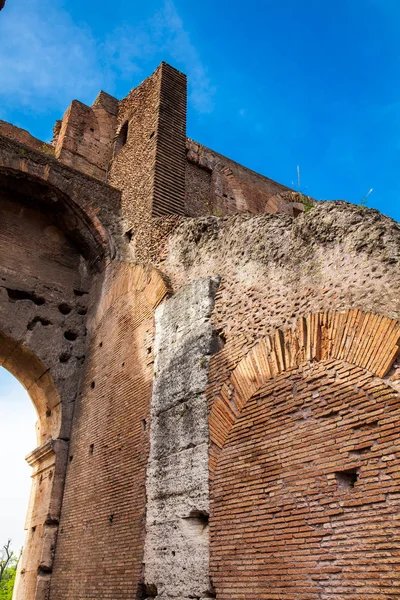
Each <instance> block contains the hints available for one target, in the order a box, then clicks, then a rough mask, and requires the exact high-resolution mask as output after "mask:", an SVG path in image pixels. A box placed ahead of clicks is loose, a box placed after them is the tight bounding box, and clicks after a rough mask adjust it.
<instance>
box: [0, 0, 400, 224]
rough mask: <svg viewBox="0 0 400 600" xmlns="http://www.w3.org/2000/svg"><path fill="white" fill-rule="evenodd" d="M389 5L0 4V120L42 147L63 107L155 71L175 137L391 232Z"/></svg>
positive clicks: (392, 38)
mask: <svg viewBox="0 0 400 600" xmlns="http://www.w3.org/2000/svg"><path fill="white" fill-rule="evenodd" d="M399 30H400V3H399V2H398V0H336V2H322V1H321V0H301V1H299V0H281V1H280V2H276V0H264V1H254V0H248V1H247V2H246V3H243V2H239V1H237V0H229V1H228V0H212V1H211V0H203V1H202V2H201V3H200V4H199V3H194V2H188V1H187V0H185V1H184V0H147V1H146V2H142V1H140V2H137V1H132V0H130V1H129V2H128V0H120V1H118V0H115V1H114V2H109V1H107V2H106V1H104V0H96V1H95V0H86V1H82V0H68V1H67V0H7V4H6V8H5V9H4V10H3V11H2V12H1V13H0V40H1V42H0V118H2V119H5V120H8V121H11V122H13V123H15V124H17V125H19V126H21V127H24V128H26V129H28V130H29V131H31V132H32V133H33V134H34V135H36V136H37V137H40V138H42V139H46V140H48V139H49V138H50V137H51V130H52V126H53V124H54V121H55V120H56V119H57V118H60V117H61V116H62V114H63V112H64V110H65V109H66V107H67V106H68V104H69V102H70V101H71V100H72V99H73V98H77V99H79V100H81V101H83V102H85V103H88V104H91V103H92V101H93V100H94V98H95V96H96V95H97V92H98V91H99V89H101V88H102V89H104V90H105V91H107V92H109V93H111V94H114V95H116V96H117V97H123V96H124V95H126V93H127V92H128V91H129V89H130V88H132V87H134V86H136V85H137V84H138V83H139V82H140V81H141V80H142V79H143V78H145V77H146V76H147V75H149V74H150V73H151V72H152V70H154V68H155V67H156V66H157V64H158V63H159V62H160V61H161V60H166V61H167V62H169V63H171V64H172V65H174V66H175V67H177V68H179V69H180V70H182V71H184V72H185V73H187V75H188V78H189V110H188V135H189V136H190V137H192V138H194V139H196V140H198V141H200V142H201V143H203V144H205V145H208V146H210V147H212V148H213V149H215V150H217V151H219V152H221V153H223V154H226V155H228V156H230V157H232V158H234V159H235V160H237V161H239V162H241V163H243V164H245V165H247V166H249V167H250V168H253V169H254V170H256V171H259V172H261V173H264V174H265V175H267V176H268V177H271V178H272V179H276V180H278V181H280V182H282V183H285V184H287V185H291V183H292V182H295V185H296V166H297V165H299V166H300V172H301V188H302V189H303V191H305V192H306V193H309V194H310V195H313V196H314V197H315V198H321V199H337V198H340V199H346V200H349V201H351V202H356V203H359V202H360V201H361V199H362V197H363V196H364V195H365V194H366V193H367V192H368V190H369V189H370V188H373V192H372V193H371V194H370V196H369V198H368V205H369V206H373V207H376V208H379V209H380V210H381V211H382V212H384V213H386V214H388V215H390V216H392V217H394V218H396V219H398V220H400V208H399V206H400V204H399V201H398V198H399V196H400V194H399V192H400V177H399V175H398V163H399V158H400V156H399V155H400V135H399V134H400V89H399V88H400V77H399V75H400V72H399V71H400V69H399V61H400V36H399V35H398V32H399Z"/></svg>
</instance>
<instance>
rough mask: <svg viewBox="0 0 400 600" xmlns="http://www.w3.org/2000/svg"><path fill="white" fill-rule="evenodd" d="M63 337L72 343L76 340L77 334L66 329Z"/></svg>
mask: <svg viewBox="0 0 400 600" xmlns="http://www.w3.org/2000/svg"><path fill="white" fill-rule="evenodd" d="M64 337H65V339H66V340H68V341H69V342H74V341H75V340H76V338H77V337H78V334H77V333H76V332H75V331H72V330H71V329H68V331H64Z"/></svg>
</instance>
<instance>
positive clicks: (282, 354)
mask: <svg viewBox="0 0 400 600" xmlns="http://www.w3.org/2000/svg"><path fill="white" fill-rule="evenodd" d="M399 344H400V323H399V322H398V321H395V320H393V319H389V318H386V317H383V316H382V315H377V314H373V313H367V312H362V311H360V310H357V309H354V310H347V311H345V312H343V313H340V312H337V311H330V312H324V313H314V314H310V315H308V316H306V317H301V318H299V319H298V321H297V323H296V324H295V326H294V327H293V328H289V329H286V330H277V331H276V332H275V334H272V335H270V336H266V337H265V338H263V339H262V340H261V341H260V342H259V343H258V344H257V345H256V346H255V347H254V348H253V349H252V350H251V351H250V352H248V354H247V355H246V356H245V357H244V358H243V359H242V360H241V361H240V362H239V363H238V365H237V366H236V367H235V369H234V370H233V372H232V375H231V378H230V384H231V393H230V394H227V393H225V394H224V389H223V390H222V393H220V395H219V396H218V397H217V398H216V399H215V402H214V404H213V407H212V409H211V413H210V417H209V421H210V440H211V444H212V446H213V451H212V454H214V460H215V454H218V449H221V448H222V447H223V445H224V443H225V441H226V439H227V437H228V435H229V432H230V430H231V428H232V426H233V424H234V422H235V421H236V418H237V416H238V415H239V413H240V411H241V410H242V409H243V407H244V406H245V404H246V402H247V401H248V400H249V399H250V398H251V397H252V396H253V395H254V394H255V393H256V392H257V391H258V390H259V389H260V387H261V386H262V385H263V384H264V383H265V382H266V381H268V380H269V379H273V378H275V377H277V376H278V375H279V374H281V373H283V372H284V371H290V370H292V369H296V368H298V367H300V366H301V365H304V364H307V363H311V362H315V361H322V360H328V359H337V360H342V361H345V362H347V363H351V364H353V365H355V366H358V367H361V368H363V369H365V370H367V371H369V372H370V373H372V374H373V375H376V376H377V377H380V378H382V377H384V376H385V375H386V374H387V373H388V371H389V370H390V368H391V366H392V364H393V361H394V360H395V358H396V357H397V356H398V354H399V350H400V348H399ZM213 464H214V465H215V462H214V461H211V465H213Z"/></svg>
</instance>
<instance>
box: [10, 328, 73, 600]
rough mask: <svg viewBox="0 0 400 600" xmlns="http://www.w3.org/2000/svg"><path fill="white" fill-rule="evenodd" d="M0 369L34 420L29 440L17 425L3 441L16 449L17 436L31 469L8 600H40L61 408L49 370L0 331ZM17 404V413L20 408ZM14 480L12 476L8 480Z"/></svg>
mask: <svg viewBox="0 0 400 600" xmlns="http://www.w3.org/2000/svg"><path fill="white" fill-rule="evenodd" d="M0 365H1V366H3V367H5V369H6V370H7V371H8V372H9V373H8V375H7V374H5V369H1V375H2V379H1V380H0V382H1V381H2V380H3V381H10V377H11V376H12V375H14V377H15V378H16V379H17V380H18V381H19V383H20V384H21V385H22V386H23V388H25V390H26V391H25V394H24V393H23V392H21V391H20V390H19V386H18V385H17V386H16V385H15V384H13V385H14V389H15V388H17V389H18V390H19V391H18V393H19V394H20V395H21V396H22V398H23V399H24V400H25V405H29V403H28V402H27V400H29V398H28V399H27V397H26V396H28V395H29V397H30V400H31V401H32V403H33V406H34V410H35V412H36V419H35V415H34V414H33V419H32V421H31V427H32V430H31V434H30V435H28V434H26V433H25V430H20V429H19V427H18V424H17V426H15V425H14V426H13V427H12V430H11V437H10V438H9V440H11V442H10V443H14V444H15V445H18V444H20V445H21V446H22V440H21V438H22V436H23V437H24V440H23V443H24V444H25V442H28V441H29V446H30V447H28V455H27V456H26V460H27V462H28V465H29V466H30V467H31V469H30V470H31V486H30V488H31V489H30V494H29V503H28V506H27V508H26V507H25V510H22V515H18V517H20V518H21V519H23V518H24V517H25V515H26V519H25V521H24V523H25V529H26V536H25V542H24V550H23V554H22V557H21V559H20V564H19V570H18V576H17V582H16V590H15V593H14V598H18V599H20V598H21V599H22V598H36V597H40V596H37V591H38V587H40V585H45V584H46V583H47V579H48V578H49V573H50V572H51V565H52V560H53V552H54V547H55V539H56V534H57V528H58V519H59V514H60V508H61V499H62V489H63V483H64V476H65V465H66V456H67V442H66V441H65V440H62V439H60V437H59V434H60V431H61V423H62V414H63V404H62V402H61V399H60V396H59V393H58V390H57V388H56V386H55V384H54V381H53V378H52V375H51V373H50V371H49V369H47V368H46V366H45V365H44V364H43V363H42V361H41V360H40V359H39V358H38V357H37V356H36V355H35V354H34V353H33V352H32V351H31V350H29V349H28V348H27V347H26V346H24V345H22V344H21V343H18V342H16V341H15V340H13V339H12V338H10V337H8V336H6V335H4V334H3V333H1V332H0ZM1 391H2V390H0V393H1ZM5 395H6V398H5V401H4V404H7V405H8V406H10V405H12V404H13V398H10V396H9V395H8V393H7V391H6V393H5ZM3 396H4V393H3ZM2 404H3V403H2ZM18 404H19V408H21V403H20V402H19V403H18ZM25 409H26V406H25ZM26 410H27V409H26ZM15 416H16V418H17V419H18V423H20V422H23V419H21V416H22V415H21V412H20V411H17V414H16V415H15ZM31 417H32V413H31ZM34 421H36V424H35V423H34ZM4 425H5V426H7V422H4V421H3V419H2V420H1V429H2V430H3V427H4ZM2 433H3V431H2ZM8 434H10V431H9V432H8ZM6 441H7V438H6ZM24 448H25V446H24ZM11 451H12V450H11ZM14 454H16V453H15V452H14ZM21 461H22V457H21ZM14 479H15V477H14V478H13V481H14ZM13 485H14V483H13ZM1 487H2V488H3V486H1ZM25 489H26V487H25ZM21 502H23V500H22V499H21ZM41 580H45V581H44V582H42V581H41Z"/></svg>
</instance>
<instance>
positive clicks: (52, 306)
mask: <svg viewBox="0 0 400 600" xmlns="http://www.w3.org/2000/svg"><path fill="white" fill-rule="evenodd" d="M185 120H186V80H185V77H184V76H183V75H182V74H181V73H179V72H178V71H176V70H175V69H173V68H172V67H169V66H168V65H166V64H164V63H163V64H161V65H160V67H159V68H158V69H157V70H156V71H155V72H154V73H153V75H151V76H150V77H149V78H148V79H146V80H145V81H144V82H143V83H142V84H141V85H139V86H138V87H137V88H136V89H134V90H132V92H131V93H130V94H129V95H128V96H127V97H126V98H125V99H124V100H122V101H121V102H118V101H117V100H115V99H114V98H112V97H111V96H108V95H107V94H105V93H103V92H101V93H100V95H99V97H98V98H97V100H96V101H95V103H94V105H93V106H92V107H90V108H89V107H86V106H85V105H82V104H81V103H79V102H73V103H72V105H71V107H70V108H69V110H68V111H67V113H66V115H65V117H64V119H63V121H62V123H58V125H57V126H56V129H55V138H54V146H52V147H51V148H50V147H49V145H43V144H42V143H41V142H40V140H36V139H35V138H33V137H32V136H30V135H29V134H28V133H27V132H24V131H23V130H19V129H17V128H13V127H12V126H9V125H8V124H2V123H0V133H1V132H2V134H3V135H1V134H0V211H1V214H0V218H1V224H2V227H1V229H0V249H2V252H1V253H0V277H1V280H0V283H1V285H0V302H1V305H0V308H1V310H0V357H1V360H2V364H4V366H6V367H7V368H9V369H10V371H12V372H14V374H15V375H16V376H17V377H18V378H19V380H20V381H21V382H22V383H23V384H24V385H25V386H26V387H27V388H28V391H29V393H30V394H31V397H32V400H33V401H34V403H35V405H36V407H37V408H38V412H39V429H38V432H39V443H40V445H39V447H38V448H37V449H35V450H34V451H33V452H32V453H31V455H30V456H29V457H28V461H29V463H30V464H31V466H32V468H33V473H34V486H33V491H32V496H31V504H30V508H29V514H28V521H27V524H28V527H29V534H28V541H27V545H26V551H25V553H24V557H23V559H22V562H21V570H20V575H19V578H20V581H19V587H18V592H17V600H22V599H23V600H76V599H77V598H85V599H90V600H94V599H96V600H99V599H100V598H101V599H103V600H107V599H108V600H115V599H116V598H118V600H128V599H132V598H138V599H140V598H148V599H150V598H155V597H158V598H160V600H167V599H168V600H169V599H171V600H172V599H173V598H175V599H177V600H178V599H184V600H188V599H189V598H199V599H205V598H210V597H217V598H221V599H224V598H226V599H228V598H229V599H237V600H239V599H241V598H244V597H246V598H260V599H261V598H263V599H264V598H270V599H271V600H272V599H274V598H277V597H278V596H279V597H280V598H282V600H294V598H296V600H297V599H301V600H313V599H314V598H315V600H317V598H324V600H328V598H333V597H339V598H342V597H346V598H352V599H353V600H367V599H368V598H369V599H370V600H378V599H379V600H389V598H394V597H395V595H396V589H397V586H396V582H397V578H396V573H397V571H398V568H399V562H398V543H399V542H398V540H399V537H400V532H399V530H398V526H397V516H396V514H397V513H396V511H397V508H398V504H399V496H398V490H397V483H398V482H397V479H398V472H399V465H398V464H397V462H398V456H397V454H398V448H397V445H396V440H397V437H398V435H397V431H396V428H397V421H398V414H397V412H398V403H399V392H400V368H399V366H398V365H399V363H398V360H399V330H400V325H399V320H400V271H399V263H400V228H399V226H398V224H396V223H395V222H393V221H392V220H391V219H389V218H387V217H384V216H382V215H380V214H379V213H378V212H377V211H373V210H368V209H365V208H362V207H357V206H352V205H349V204H346V203H344V202H332V203H317V204H315V203H314V202H313V201H310V200H309V199H307V198H304V197H303V196H302V195H301V194H297V193H296V192H293V191H292V190H288V189H287V188H285V187H284V186H281V185H279V184H277V183H275V182H273V181H271V180H269V179H267V178H265V177H262V176H260V175H258V174H256V173H253V172H252V171H250V170H248V169H245V168H244V167H242V166H240V165H238V164H236V163H234V162H233V161H230V160H229V159H226V158H224V157H222V156H220V155H218V154H216V153H215V152H213V151H211V150H209V149H207V148H204V147H203V146H201V145H199V144H197V143H196V142H193V141H191V140H187V139H186V132H185ZM12 138H14V140H13V139H12ZM15 139H17V140H19V143H17V142H16V141H15ZM53 148H55V150H54V152H55V156H56V158H54V157H52V152H53ZM68 165H69V166H68ZM71 166H72V167H73V168H72V169H71V168H70V167H71ZM88 175H90V176H88ZM101 180H103V181H101ZM105 180H107V181H108V182H109V183H111V185H107V184H106V183H104V182H105ZM112 186H115V187H112ZM261 213H262V214H261ZM185 214H186V215H192V216H193V217H196V218H188V217H185V216H184V215H185ZM171 296H172V297H171ZM160 304H161V306H160V307H159V308H158V309H157V311H156V308H157V307H158V306H159V305H160ZM154 319H155V320H154ZM154 345H155V350H153V346H154ZM153 355H154V356H155V363H154V359H153ZM396 361H397V362H396ZM396 365H397V367H396ZM74 407H75V409H74ZM73 409H74V410H73ZM71 423H72V431H71ZM70 438H71V441H70ZM69 442H70V443H69ZM65 473H66V478H65ZM64 481H65V488H64ZM61 501H62V506H61ZM208 518H210V528H209V525H208ZM383 525H385V527H384V528H383ZM210 575H211V580H210Z"/></svg>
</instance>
